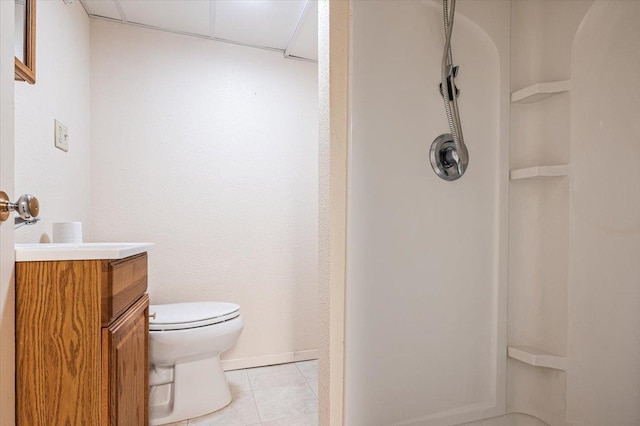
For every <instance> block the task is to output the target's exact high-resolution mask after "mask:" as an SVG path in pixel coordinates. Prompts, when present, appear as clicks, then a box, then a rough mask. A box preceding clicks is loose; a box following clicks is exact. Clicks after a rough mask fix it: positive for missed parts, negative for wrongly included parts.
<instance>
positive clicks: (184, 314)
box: [149, 302, 240, 331]
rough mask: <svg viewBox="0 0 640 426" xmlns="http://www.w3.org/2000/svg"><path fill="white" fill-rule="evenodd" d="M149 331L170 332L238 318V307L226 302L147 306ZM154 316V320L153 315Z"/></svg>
mask: <svg viewBox="0 0 640 426" xmlns="http://www.w3.org/2000/svg"><path fill="white" fill-rule="evenodd" d="M149 314H150V315H152V316H151V317H150V318H149V330H150V331H170V330H185V329H189V328H198V327H205V326H208V325H213V324H218V323H221V322H225V321H229V320H232V319H234V318H237V317H238V316H240V306H238V305H236V304H235V303H226V302H188V303H171V304H167V305H151V306H149ZM154 314H155V318H154V317H153V315H154Z"/></svg>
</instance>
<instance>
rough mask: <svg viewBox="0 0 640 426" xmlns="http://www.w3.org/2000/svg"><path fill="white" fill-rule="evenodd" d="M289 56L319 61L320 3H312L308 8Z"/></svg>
mask: <svg viewBox="0 0 640 426" xmlns="http://www.w3.org/2000/svg"><path fill="white" fill-rule="evenodd" d="M289 55H291V56H297V57H299V58H307V59H313V60H316V61H317V60H318V2H315V1H312V2H310V3H309V6H307V12H306V14H305V16H304V19H303V21H302V22H301V23H300V29H299V30H298V36H297V38H296V40H295V41H294V43H293V44H292V45H291V47H290V48H289Z"/></svg>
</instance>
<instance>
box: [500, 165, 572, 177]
mask: <svg viewBox="0 0 640 426" xmlns="http://www.w3.org/2000/svg"><path fill="white" fill-rule="evenodd" d="M556 176H569V165H568V164H560V165H557V166H534V167H526V168H524V169H513V170H511V172H510V173H509V177H510V178H511V180H520V179H531V178H540V177H556Z"/></svg>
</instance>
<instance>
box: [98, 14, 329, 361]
mask: <svg viewBox="0 0 640 426" xmlns="http://www.w3.org/2000/svg"><path fill="white" fill-rule="evenodd" d="M317 92H318V89H317V66H316V65H315V64H313V63H307V62H301V61H293V60H288V59H284V58H283V57H282V54H281V53H278V52H271V51H266V50H259V49H253V48H248V47H242V46H237V45H231V44H227V43H220V42H214V41H211V40H203V39H198V38H193V37H187V36H181V35H176V34H170V33H166V32H160V31H153V30H148V29H141V28H137V27H132V26H126V25H121V24H117V23H110V22H105V21H92V23H91V139H92V150H91V188H92V192H93V194H94V195H93V198H92V220H91V222H90V223H91V226H90V235H91V238H92V239H93V240H95V241H121V240H123V241H151V242H155V243H156V246H155V248H154V249H153V250H152V251H151V253H150V263H149V279H150V281H149V293H150V297H151V302H152V303H170V302H182V301H195V300H218V301H228V302H235V303H238V304H239V305H240V306H241V312H242V315H243V316H244V319H245V329H244V331H243V333H242V336H241V337H240V340H239V342H238V344H237V345H236V346H235V347H234V348H233V349H231V350H230V351H228V352H227V353H225V355H224V358H225V359H226V360H227V362H226V367H227V368H235V367H241V366H248V365H259V364H266V363H272V362H281V361H286V360H291V359H296V358H308V357H315V356H316V355H317V345H318V342H317V338H318V321H317V315H318V287H317V266H318V261H317V256H318V254H317V244H318V243H317V241H318V240H317V238H318V237H317V217H318V213H317V209H318V201H317V199H318V196H317V185H318V180H317V179H318V178H317V167H318V166H317V161H318V154H317V150H318V131H317V128H318V127H317V126H318V124H317V123H318V118H317V102H318V95H317ZM231 360H233V362H231Z"/></svg>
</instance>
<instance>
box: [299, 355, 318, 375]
mask: <svg viewBox="0 0 640 426" xmlns="http://www.w3.org/2000/svg"><path fill="white" fill-rule="evenodd" d="M296 367H298V370H300V373H302V375H303V376H304V378H305V379H307V380H318V360H317V359H312V360H310V361H300V362H296Z"/></svg>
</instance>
